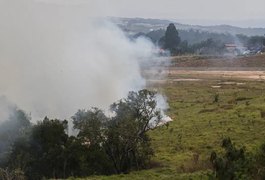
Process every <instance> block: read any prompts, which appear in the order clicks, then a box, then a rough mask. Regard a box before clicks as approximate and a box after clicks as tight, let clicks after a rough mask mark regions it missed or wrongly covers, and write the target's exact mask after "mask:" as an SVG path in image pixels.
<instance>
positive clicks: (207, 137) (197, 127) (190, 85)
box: [87, 79, 265, 180]
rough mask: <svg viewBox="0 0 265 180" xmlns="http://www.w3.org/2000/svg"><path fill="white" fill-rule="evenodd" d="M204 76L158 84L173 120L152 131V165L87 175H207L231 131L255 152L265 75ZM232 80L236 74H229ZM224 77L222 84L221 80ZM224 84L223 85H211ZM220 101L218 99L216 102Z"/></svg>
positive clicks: (264, 107)
mask: <svg viewBox="0 0 265 180" xmlns="http://www.w3.org/2000/svg"><path fill="white" fill-rule="evenodd" d="M222 81H226V80H224V79H223V80H220V79H219V80H204V81H196V82H195V81H194V82H168V83H166V84H164V85H158V86H157V87H156V88H159V89H160V90H162V91H163V92H164V94H165V95H166V96H167V97H168V102H169V106H170V109H169V110H168V112H167V114H168V115H169V116H170V117H172V119H173V122H171V123H170V124H169V126H163V127H159V128H157V129H155V130H153V131H151V132H150V136H151V138H152V146H153V148H154V150H155V156H154V157H153V159H152V161H153V162H152V164H153V167H152V168H151V169H148V170H143V171H139V172H131V173H130V174H124V175H113V176H94V177H89V178H87V179H133V180H136V179H207V177H208V176H207V173H209V172H210V168H211V166H210V163H209V156H210V154H211V152H212V151H213V150H215V151H218V152H222V149H221V148H220V143H221V140H222V139H223V138H224V137H228V136H229V137H230V138H231V139H232V141H233V142H234V143H235V144H236V145H237V146H238V147H241V146H244V147H245V148H246V150H247V151H248V152H250V153H255V151H256V150H257V148H258V147H259V145H260V144H261V143H262V142H264V141H265V138H264V137H265V118H263V117H262V115H261V112H264V111H265V91H264V88H265V83H264V81H243V80H233V82H232V83H222ZM230 81H232V80H230ZM220 83H221V84H222V85H220ZM216 85H219V86H221V87H220V88H213V87H212V86H216ZM214 101H217V102H214Z"/></svg>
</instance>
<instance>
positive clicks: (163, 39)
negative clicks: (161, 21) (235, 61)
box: [133, 23, 265, 55]
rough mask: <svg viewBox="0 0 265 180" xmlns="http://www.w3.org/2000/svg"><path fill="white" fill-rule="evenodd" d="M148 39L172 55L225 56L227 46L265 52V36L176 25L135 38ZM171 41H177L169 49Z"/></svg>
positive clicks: (137, 35)
mask: <svg viewBox="0 0 265 180" xmlns="http://www.w3.org/2000/svg"><path fill="white" fill-rule="evenodd" d="M140 36H143V37H146V38H148V39H150V40H151V41H152V42H153V43H154V44H156V45H157V46H159V47H161V48H163V49H165V50H169V51H170V53H171V54H172V55H181V54H203V55H223V54H225V53H227V52H228V51H227V49H226V48H225V44H235V45H236V46H239V47H245V48H246V49H249V50H255V51H256V52H258V51H264V50H265V49H264V46H265V36H250V37H249V36H245V35H242V34H238V35H235V36H234V35H231V34H228V33H227V34H224V33H223V34H220V33H213V32H207V31H199V30H193V29H190V30H177V29H176V27H175V25H174V24H172V23H171V24H170V25H169V26H168V27H167V29H166V30H164V29H159V30H154V31H151V32H149V33H146V34H145V33H138V34H136V35H134V37H133V38H137V37H140ZM169 41H175V43H174V44H171V46H172V47H170V48H169V47H168V46H167V43H168V42H169Z"/></svg>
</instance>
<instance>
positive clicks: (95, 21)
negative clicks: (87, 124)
mask: <svg viewBox="0 0 265 180" xmlns="http://www.w3.org/2000/svg"><path fill="white" fill-rule="evenodd" d="M75 2H80V3H74V1H69V0H67V1H61V0H56V1H51V0H49V1H48V0H0V22H1V23H0V95H4V96H6V97H7V98H8V99H10V100H11V101H12V102H14V103H16V104H17V105H18V107H20V108H22V109H23V110H25V111H26V112H28V113H31V115H32V117H33V119H34V117H36V118H40V119H41V118H43V117H44V116H49V117H52V118H54V117H56V118H69V117H71V116H72V115H73V114H74V113H75V112H76V111H77V110H78V109H80V108H81V109H83V108H90V107H91V106H96V107H100V108H106V107H108V105H110V104H111V103H112V102H115V101H116V100H118V99H120V98H122V97H125V96H126V95H127V93H128V92H129V91H131V90H139V89H142V88H145V79H144V78H142V76H141V72H140V65H139V64H140V63H141V62H142V61H149V60H151V59H152V56H153V54H152V52H153V48H154V47H153V46H152V43H150V42H149V41H147V40H144V39H138V40H136V41H135V42H132V41H130V40H128V39H127V37H126V36H125V35H124V33H123V32H122V31H121V30H120V29H119V28H117V27H116V26H115V25H113V24H111V23H110V22H107V21H105V20H103V19H102V18H96V17H98V16H99V14H100V15H102V14H101V13H102V12H103V11H102V8H100V6H103V4H100V1H97V3H96V1H89V3H84V1H79V0H77V1H75ZM99 5H100V6H99ZM104 5H105V4H104ZM97 8H98V9H97ZM103 16H104V14H103ZM38 120H39V119H38Z"/></svg>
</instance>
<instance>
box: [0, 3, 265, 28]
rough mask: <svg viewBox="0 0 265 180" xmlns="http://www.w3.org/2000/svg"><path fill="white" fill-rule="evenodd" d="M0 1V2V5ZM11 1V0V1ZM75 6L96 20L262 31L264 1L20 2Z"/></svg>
mask: <svg viewBox="0 0 265 180" xmlns="http://www.w3.org/2000/svg"><path fill="white" fill-rule="evenodd" d="M1 1H3V0H0V2H1ZM13 1H14V0H13ZM24 1H35V2H42V3H52V4H54V3H55V4H61V5H62V4H64V5H77V6H80V7H81V8H82V9H83V10H85V9H87V10H86V11H91V12H92V13H91V14H93V15H97V16H118V17H143V18H158V19H170V20H173V19H174V20H178V21H180V22H182V23H195V24H225V23H228V24H234V25H241V26H257V27H259V26H260V27H265V0H24Z"/></svg>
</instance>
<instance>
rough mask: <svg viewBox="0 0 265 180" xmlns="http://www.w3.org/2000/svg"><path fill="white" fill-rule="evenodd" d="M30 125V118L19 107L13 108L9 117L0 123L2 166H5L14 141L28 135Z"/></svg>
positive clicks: (0, 162) (0, 159) (0, 161)
mask: <svg viewBox="0 0 265 180" xmlns="http://www.w3.org/2000/svg"><path fill="white" fill-rule="evenodd" d="M30 126H31V124H30V118H29V117H28V116H27V114H26V113H25V112H23V111H22V110H20V109H17V108H15V109H13V110H12V111H11V114H10V116H9V117H8V119H7V120H6V121H4V122H3V123H2V124H1V125H0V166H5V163H6V161H7V159H6V157H7V155H8V153H9V150H10V147H11V145H12V143H13V142H14V141H16V140H17V139H18V138H21V137H24V136H26V134H27V133H28V130H29V128H30Z"/></svg>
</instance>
